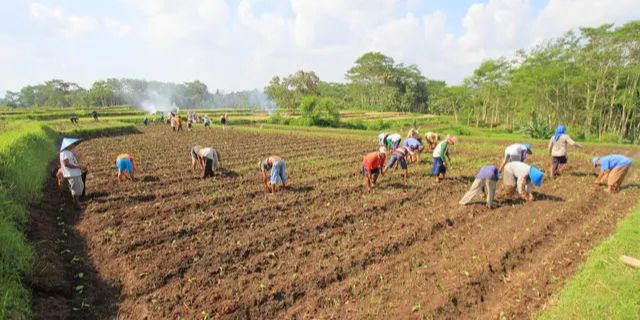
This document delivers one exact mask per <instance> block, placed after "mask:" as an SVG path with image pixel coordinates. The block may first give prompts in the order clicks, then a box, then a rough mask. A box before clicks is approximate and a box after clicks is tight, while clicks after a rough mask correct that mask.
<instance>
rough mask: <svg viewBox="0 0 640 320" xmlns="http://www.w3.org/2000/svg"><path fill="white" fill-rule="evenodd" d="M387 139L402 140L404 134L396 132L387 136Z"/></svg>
mask: <svg viewBox="0 0 640 320" xmlns="http://www.w3.org/2000/svg"><path fill="white" fill-rule="evenodd" d="M387 139H390V140H391V141H400V140H402V136H401V135H400V134H398V133H394V134H392V135H390V136H389V138H387Z"/></svg>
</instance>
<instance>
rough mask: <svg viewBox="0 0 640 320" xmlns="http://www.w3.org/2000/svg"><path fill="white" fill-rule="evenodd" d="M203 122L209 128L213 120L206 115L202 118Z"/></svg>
mask: <svg viewBox="0 0 640 320" xmlns="http://www.w3.org/2000/svg"><path fill="white" fill-rule="evenodd" d="M202 122H204V127H205V128H209V126H211V120H209V116H207V115H206V114H205V115H204V117H202Z"/></svg>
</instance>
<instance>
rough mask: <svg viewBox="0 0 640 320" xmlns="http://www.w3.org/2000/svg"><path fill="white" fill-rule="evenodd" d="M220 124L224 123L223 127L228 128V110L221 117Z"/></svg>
mask: <svg viewBox="0 0 640 320" xmlns="http://www.w3.org/2000/svg"><path fill="white" fill-rule="evenodd" d="M220 124H222V129H226V128H227V113H226V112H225V113H224V114H223V115H222V116H221V117H220Z"/></svg>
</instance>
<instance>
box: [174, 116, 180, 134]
mask: <svg viewBox="0 0 640 320" xmlns="http://www.w3.org/2000/svg"><path fill="white" fill-rule="evenodd" d="M174 118H175V119H176V131H182V119H180V116H175V117H174Z"/></svg>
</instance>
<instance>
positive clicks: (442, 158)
mask: <svg viewBox="0 0 640 320" xmlns="http://www.w3.org/2000/svg"><path fill="white" fill-rule="evenodd" d="M457 142H458V138H456V136H447V139H445V140H442V141H440V143H438V145H437V146H436V148H435V149H434V150H433V168H431V176H432V177H436V179H437V181H438V182H440V181H442V180H444V178H445V176H446V174H447V167H449V162H450V160H451V159H450V158H449V145H455V144H456V143H457Z"/></svg>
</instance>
